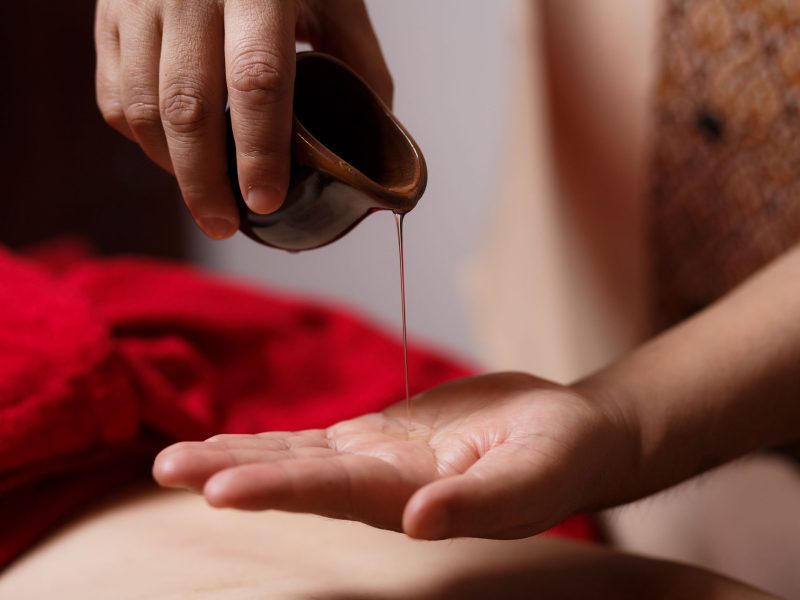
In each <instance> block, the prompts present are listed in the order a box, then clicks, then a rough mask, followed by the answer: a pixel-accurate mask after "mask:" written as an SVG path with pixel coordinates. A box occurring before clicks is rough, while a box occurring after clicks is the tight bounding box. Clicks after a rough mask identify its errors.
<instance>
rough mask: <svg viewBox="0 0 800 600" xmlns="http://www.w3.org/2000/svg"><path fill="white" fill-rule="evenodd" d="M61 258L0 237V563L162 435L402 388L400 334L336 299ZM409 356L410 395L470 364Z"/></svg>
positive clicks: (140, 264) (316, 410)
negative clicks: (325, 302)
mask: <svg viewBox="0 0 800 600" xmlns="http://www.w3.org/2000/svg"><path fill="white" fill-rule="evenodd" d="M68 254H69V253H65V252H64V251H63V249H62V250H60V251H59V252H56V253H49V258H48V259H47V260H42V259H41V258H39V259H32V258H30V257H29V258H24V259H23V258H20V257H17V256H12V255H11V254H9V253H7V252H5V251H3V250H2V249H0V568H1V567H2V566H4V565H6V564H8V562H10V561H11V560H12V559H13V558H14V557H15V556H17V555H18V554H19V553H20V552H21V551H23V550H24V549H25V548H26V547H28V546H30V545H31V544H33V543H34V542H35V541H36V540H37V539H38V538H39V537H41V536H42V535H44V534H45V533H47V531H49V530H50V529H52V528H53V527H54V526H55V525H56V524H57V523H58V522H60V521H62V520H63V519H65V518H66V517H68V516H69V515H71V514H72V513H74V512H75V511H76V510H79V509H80V508H81V507H82V506H84V505H85V504H86V503H87V502H89V501H91V500H93V499H95V498H97V497H98V496H99V495H101V494H102V493H104V492H106V491H108V490H110V489H112V488H113V487H115V486H118V485H120V484H122V483H126V482H129V481H132V480H135V479H136V478H140V477H146V476H148V473H149V469H150V464H151V461H152V459H153V456H154V455H155V453H156V452H157V451H158V450H159V449H160V448H162V447H164V446H165V445H166V444H167V443H170V442H172V441H175V440H181V439H203V438H205V437H208V436H210V435H213V434H215V433H219V432H257V431H265V430H273V429H297V428H308V427H318V426H326V425H329V424H331V423H333V422H335V421H338V420H341V419H345V418H348V417H352V416H355V415H359V414H362V413H365V412H369V411H374V410H379V409H381V408H384V407H385V406H387V405H388V404H390V403H392V402H394V401H396V400H397V399H398V398H400V397H402V395H403V393H404V382H403V379H402V370H401V368H400V361H401V356H402V354H401V349H400V346H399V344H398V342H397V341H396V340H395V339H394V338H392V337H390V336H388V335H386V334H385V333H383V332H381V331H379V330H377V329H376V328H375V327H373V326H371V325H369V324H367V323H365V322H364V321H362V320H359V319H357V318H355V317H353V316H352V315H350V314H348V313H346V312H344V311H341V310H336V309H332V308H330V307H327V306H322V305H320V304H318V303H314V302H309V301H306V300H299V299H296V298H288V297H282V296H278V295H274V294H268V295H267V294H264V293H262V292H256V291H254V290H250V289H246V288H244V287H242V286H241V285H232V284H230V283H223V282H220V281H218V280H215V279H213V278H211V277H209V276H207V275H202V274H200V273H198V272H197V271H194V270H192V269H190V268H187V267H184V266H180V265H176V264H164V263H159V262H155V261H152V260H145V259H132V258H127V259H106V260H98V259H92V258H89V257H83V258H78V257H77V256H72V258H70V259H69V260H65V258H64V257H65V256H67V255H68ZM73 254H74V253H73ZM54 257H56V258H58V260H53V258H54ZM409 363H410V369H411V372H412V373H413V379H412V382H411V383H412V386H413V388H414V391H420V390H422V389H424V388H427V387H430V386H433V385H436V384H438V383H441V382H443V381H446V380H448V379H452V378H454V377H460V376H464V375H467V374H468V373H469V369H468V368H466V367H464V366H461V365H459V364H457V363H455V362H453V361H451V360H448V359H445V358H443V357H442V356H441V355H438V354H436V353H434V352H432V351H430V350H426V349H423V348H420V347H412V348H410V349H409ZM581 527H582V526H581ZM570 535H571V534H570ZM573 537H586V535H584V533H579V534H577V536H573Z"/></svg>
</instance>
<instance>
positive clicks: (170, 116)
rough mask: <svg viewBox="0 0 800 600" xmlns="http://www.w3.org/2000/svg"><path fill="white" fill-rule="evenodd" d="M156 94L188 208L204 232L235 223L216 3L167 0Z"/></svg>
mask: <svg viewBox="0 0 800 600" xmlns="http://www.w3.org/2000/svg"><path fill="white" fill-rule="evenodd" d="M169 7H170V8H169V9H167V10H166V12H165V13H164V17H163V20H164V34H163V38H162V49H161V62H160V65H159V70H160V77H159V97H160V112H161V120H162V123H163V126H164V132H165V134H166V138H167V146H168V147H169V154H170V159H171V161H172V166H173V168H174V170H175V176H176V178H177V179H178V185H179V186H180V188H181V193H182V194H183V199H184V201H185V202H186V205H187V206H188V208H189V212H191V213H192V216H193V217H194V218H195V221H197V224H198V225H199V226H200V228H201V229H202V230H203V231H204V232H205V233H206V234H207V235H209V236H210V237H212V238H215V239H222V238H226V237H229V236H231V235H233V233H235V231H236V229H237V227H238V226H239V215H238V212H237V210H236V207H235V204H234V200H233V194H232V192H231V189H230V184H229V182H228V177H227V158H226V156H227V155H226V150H225V144H226V134H225V82H224V61H223V46H222V36H223V26H222V15H221V14H220V11H219V9H218V6H217V3H207V2H196V3H183V2H180V3H170V4H169Z"/></svg>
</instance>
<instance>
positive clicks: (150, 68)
mask: <svg viewBox="0 0 800 600" xmlns="http://www.w3.org/2000/svg"><path fill="white" fill-rule="evenodd" d="M154 6H155V4H146V3H145V4H142V5H141V9H140V11H139V12H138V13H136V14H135V15H134V16H133V17H132V18H131V19H128V20H126V21H124V22H123V23H122V24H121V29H120V67H121V73H122V74H121V81H120V101H121V103H122V108H123V111H124V114H125V121H126V123H127V125H128V128H129V129H130V131H131V132H132V133H133V136H134V138H135V141H136V142H138V143H139V145H140V146H141V147H142V150H143V151H144V153H145V154H147V156H148V157H150V159H151V160H152V161H153V162H155V163H156V164H157V165H158V166H160V167H161V168H162V169H164V170H166V171H168V172H170V173H172V172H173V169H172V161H171V160H170V157H169V149H168V148H167V138H166V136H165V135H164V128H163V126H162V125H161V113H160V109H159V102H158V65H159V60H160V56H161V26H160V15H159V14H158V13H157V11H156V10H155V8H154Z"/></svg>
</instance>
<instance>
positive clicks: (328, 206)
mask: <svg viewBox="0 0 800 600" xmlns="http://www.w3.org/2000/svg"><path fill="white" fill-rule="evenodd" d="M228 175H229V177H230V180H231V185H232V186H233V190H234V196H235V198H236V202H237V204H238V207H239V214H240V217H241V226H240V229H241V231H242V232H244V233H245V234H246V235H247V236H249V237H250V238H252V239H254V240H256V241H257V242H261V243H262V244H266V245H268V246H274V247H276V248H283V249H284V250H291V251H300V250H310V249H312V248H319V247H320V246H324V245H325V244H329V243H331V242H333V241H335V240H337V239H339V238H340V237H342V236H343V235H345V234H346V233H347V232H348V231H350V230H351V229H352V228H353V227H355V226H356V225H358V223H360V222H361V221H362V220H363V219H364V218H365V217H366V216H367V215H369V214H370V213H372V212H374V211H376V210H391V211H395V212H399V213H405V212H408V211H410V210H411V209H412V208H414V206H416V204H417V201H418V200H419V198H420V196H422V193H423V192H424V191H425V185H426V183H427V169H426V167H425V159H424V158H423V156H422V152H420V149H419V147H418V146H417V144H416V143H415V142H414V140H413V139H412V138H411V136H410V135H409V134H408V132H407V131H406V130H405V128H404V127H403V126H402V125H401V124H400V122H399V121H398V120H397V119H396V118H395V116H394V115H393V114H392V113H391V111H390V110H389V109H388V108H387V107H386V105H385V104H384V103H383V102H382V101H381V100H380V98H378V96H377V95H376V94H375V92H373V91H372V89H371V88H370V87H369V86H368V85H367V84H366V82H364V80H363V79H361V77H359V76H358V75H357V74H356V73H355V72H353V70H352V69H350V67H348V66H347V65H346V64H344V63H343V62H341V61H340V60H337V59H336V58H333V57H332V56H328V55H326V54H321V53H319V52H301V53H299V54H298V55H297V74H296V76H295V86H294V115H293V127H292V171H291V181H290V184H289V192H288V194H287V196H286V201H285V202H284V204H283V206H282V207H281V208H280V209H278V210H277V211H276V212H274V213H272V214H269V215H259V214H257V213H254V212H252V211H251V210H250V209H249V208H247V206H246V205H245V203H244V198H243V197H242V193H241V190H240V189H239V181H238V177H237V174H236V151H235V147H234V142H233V136H232V133H231V128H230V119H229V121H228Z"/></svg>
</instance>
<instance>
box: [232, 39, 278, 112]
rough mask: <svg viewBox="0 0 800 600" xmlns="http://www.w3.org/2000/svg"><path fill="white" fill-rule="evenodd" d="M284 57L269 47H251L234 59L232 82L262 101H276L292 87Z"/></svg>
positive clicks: (236, 89)
mask: <svg viewBox="0 0 800 600" xmlns="http://www.w3.org/2000/svg"><path fill="white" fill-rule="evenodd" d="M280 64H281V61H280V57H279V56H278V55H277V54H276V53H275V52H271V51H269V50H266V49H263V48H260V49H247V50H244V51H242V52H240V53H239V54H238V56H237V57H236V58H235V59H234V61H233V65H232V67H231V72H230V81H229V82H228V85H229V86H230V89H231V91H232V92H235V93H239V94H247V95H248V96H249V97H250V99H251V100H256V101H257V102H258V103H260V104H262V105H266V104H273V103H275V102H277V101H278V100H280V99H281V98H283V97H284V96H285V94H286V92H287V91H288V90H289V77H288V73H286V72H284V70H283V68H282V67H280Z"/></svg>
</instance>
